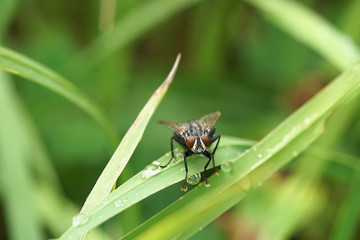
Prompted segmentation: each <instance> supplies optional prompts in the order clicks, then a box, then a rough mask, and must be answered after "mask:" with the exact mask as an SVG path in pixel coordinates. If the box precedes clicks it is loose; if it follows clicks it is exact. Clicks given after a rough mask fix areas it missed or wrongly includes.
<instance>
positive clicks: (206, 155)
mask: <svg viewBox="0 0 360 240" xmlns="http://www.w3.org/2000/svg"><path fill="white" fill-rule="evenodd" d="M203 155H204V156H205V157H207V158H209V160H208V161H207V163H206V164H205V167H204V178H205V187H210V183H209V181H208V180H207V177H206V169H207V167H208V166H209V163H210V161H211V159H214V156H213V155H212V154H211V153H210V152H209V151H205V152H203Z"/></svg>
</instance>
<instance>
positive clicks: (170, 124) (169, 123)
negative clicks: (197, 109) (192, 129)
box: [157, 120, 184, 132]
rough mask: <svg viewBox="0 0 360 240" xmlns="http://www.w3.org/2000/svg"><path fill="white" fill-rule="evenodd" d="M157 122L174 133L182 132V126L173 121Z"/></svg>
mask: <svg viewBox="0 0 360 240" xmlns="http://www.w3.org/2000/svg"><path fill="white" fill-rule="evenodd" d="M157 122H158V123H159V124H161V125H164V126H165V127H167V128H170V129H172V130H174V131H176V132H182V131H183V130H184V127H183V124H180V123H178V122H175V121H161V120H157Z"/></svg>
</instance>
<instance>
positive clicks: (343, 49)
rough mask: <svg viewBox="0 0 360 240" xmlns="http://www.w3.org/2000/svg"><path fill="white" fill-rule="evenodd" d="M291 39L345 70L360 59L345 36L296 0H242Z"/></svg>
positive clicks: (354, 47) (359, 53) (350, 40)
mask: <svg viewBox="0 0 360 240" xmlns="http://www.w3.org/2000/svg"><path fill="white" fill-rule="evenodd" d="M246 1H247V2H248V3H250V4H252V5H254V6H255V7H256V8H258V9H259V10H261V11H262V12H263V13H264V15H265V17H266V18H267V19H268V20H269V21H270V22H273V23H274V25H275V26H277V27H279V28H281V29H282V30H284V31H285V32H286V33H288V34H290V35H292V36H293V37H294V38H295V39H297V40H299V41H301V42H303V43H305V44H306V45H307V46H309V47H311V48H313V49H314V50H315V51H316V52H318V53H319V54H321V55H322V56H324V57H325V59H327V60H328V61H329V62H331V63H332V64H334V65H335V66H336V67H338V68H340V69H342V70H346V69H347V68H348V67H350V66H352V64H354V63H356V62H357V61H359V60H360V51H359V49H358V48H357V46H356V45H355V43H354V42H353V41H352V39H351V38H350V37H349V36H347V35H346V34H343V33H341V32H340V31H339V30H337V29H336V28H335V27H333V26H332V25H331V24H330V23H328V22H327V21H326V20H325V19H323V18H322V17H321V16H319V15H317V14H316V13H314V12H312V11H311V10H309V9H307V8H306V7H304V6H303V5H302V4H301V3H299V2H296V1H284V0H268V1H262V0H246Z"/></svg>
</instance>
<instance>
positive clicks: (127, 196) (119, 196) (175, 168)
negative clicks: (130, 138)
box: [60, 137, 254, 239]
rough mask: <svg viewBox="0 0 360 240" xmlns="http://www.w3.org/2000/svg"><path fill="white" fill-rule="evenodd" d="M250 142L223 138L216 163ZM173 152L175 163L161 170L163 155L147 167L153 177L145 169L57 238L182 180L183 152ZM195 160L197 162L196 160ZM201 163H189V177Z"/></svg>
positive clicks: (238, 152)
mask: <svg viewBox="0 0 360 240" xmlns="http://www.w3.org/2000/svg"><path fill="white" fill-rule="evenodd" d="M253 143H254V142H251V141H246V140H242V139H237V138H232V137H223V138H222V142H221V145H219V149H218V150H217V151H219V153H220V155H219V156H217V158H216V163H217V164H222V163H224V162H226V161H229V160H230V161H231V160H232V159H233V160H235V159H236V158H238V157H239V156H240V155H241V154H242V153H243V152H244V150H245V149H246V148H248V147H249V146H251V145H252V144H253ZM175 152H176V154H175V155H176V161H174V163H173V164H171V165H170V166H169V167H168V168H166V169H163V170H161V169H160V167H159V165H161V164H165V163H166V162H167V161H169V157H170V153H168V154H166V155H164V156H163V157H161V158H160V159H158V160H156V161H154V163H153V164H151V165H150V167H154V166H155V167H157V168H156V169H154V172H153V174H154V175H153V176H151V175H148V167H146V168H145V169H144V171H145V172H144V171H142V172H140V173H138V174H136V175H135V176H134V177H132V178H131V179H129V180H128V181H127V182H125V183H124V184H123V185H121V186H120V187H118V188H117V189H116V190H115V191H114V192H112V193H111V194H109V195H108V196H107V197H106V198H105V199H104V200H103V201H102V202H101V203H100V204H98V205H97V206H96V207H95V208H94V209H92V210H91V212H90V213H89V214H88V217H89V220H88V221H87V222H85V223H84V224H81V225H79V226H77V227H76V228H71V229H69V230H68V231H67V232H66V233H65V234H64V235H63V236H61V238H60V239H70V238H76V237H78V236H80V235H82V234H84V233H86V232H87V231H89V230H90V229H92V228H94V227H95V226H98V225H99V224H101V223H102V222H104V221H106V220H107V219H110V218H111V217H113V216H114V215H116V214H118V213H120V212H122V211H124V210H125V209H127V208H129V207H131V206H132V205H134V204H135V203H137V202H139V201H141V200H142V199H144V198H146V197H148V196H150V195H152V194H154V193H156V192H158V191H160V190H162V189H164V188H165V187H167V186H169V185H172V184H174V183H176V182H179V181H183V180H184V172H183V171H182V170H181V169H182V168H183V163H182V153H181V152H179V149H176V150H175ZM197 159H199V160H200V161H199V160H198V161H197ZM201 160H203V159H202V158H201V157H200V156H196V157H194V158H191V159H190V160H189V163H188V166H189V175H192V174H195V173H198V172H201V171H202V169H203V167H204V166H203V161H201ZM144 174H146V175H144Z"/></svg>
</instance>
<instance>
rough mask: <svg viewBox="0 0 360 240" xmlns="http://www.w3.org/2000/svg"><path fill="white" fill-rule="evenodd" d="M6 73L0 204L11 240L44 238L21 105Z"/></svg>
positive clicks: (2, 77)
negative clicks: (25, 138) (24, 134)
mask: <svg viewBox="0 0 360 240" xmlns="http://www.w3.org/2000/svg"><path fill="white" fill-rule="evenodd" d="M11 83H12V82H11V79H9V76H8V74H7V73H5V72H2V71H0V109H1V121H0V182H1V201H2V204H3V207H4V215H5V217H6V227H7V228H8V229H7V230H8V231H7V233H8V237H9V238H10V239H30V240H36V239H42V238H43V237H44V236H43V233H42V226H41V222H40V217H39V214H38V212H37V211H36V210H37V208H36V202H35V199H34V197H35V196H34V195H33V194H34V190H35V186H34V185H35V184H34V181H32V178H31V165H30V164H29V152H30V148H29V146H28V145H27V144H26V140H24V138H23V132H24V131H26V129H24V128H25V127H24V125H23V119H22V113H21V105H19V102H18V99H17V96H16V93H15V91H14V87H13V86H12V85H11Z"/></svg>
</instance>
